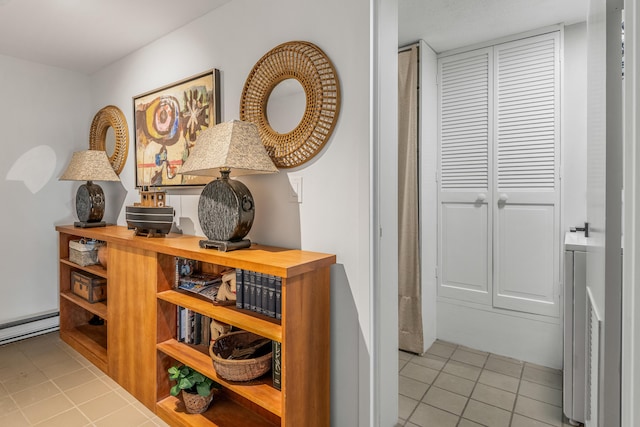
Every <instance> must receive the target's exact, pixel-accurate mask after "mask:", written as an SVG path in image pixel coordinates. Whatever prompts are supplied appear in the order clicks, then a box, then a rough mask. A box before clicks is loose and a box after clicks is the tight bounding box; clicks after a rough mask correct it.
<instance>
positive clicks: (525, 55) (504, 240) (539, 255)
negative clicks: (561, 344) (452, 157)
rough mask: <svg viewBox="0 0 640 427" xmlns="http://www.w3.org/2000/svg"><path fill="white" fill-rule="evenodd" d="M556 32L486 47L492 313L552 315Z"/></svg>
mask: <svg viewBox="0 0 640 427" xmlns="http://www.w3.org/2000/svg"><path fill="white" fill-rule="evenodd" d="M559 47H560V42H559V33H558V32H555V33H550V34H544V35H541V36H537V37H530V38H526V39H522V40H517V41H514V42H510V43H504V44H501V45H498V46H495V48H494V69H495V73H496V84H495V88H494V99H495V111H496V114H495V118H494V119H495V125H494V128H495V146H496V149H495V152H494V154H495V157H494V164H495V169H494V180H495V183H496V187H495V192H494V200H495V203H494V209H495V210H494V212H495V214H494V233H495V242H494V248H493V254H494V286H493V305H494V306H495V307H500V308H506V309H511V310H518V311H524V312H528V313H534V314H542V315H549V316H558V315H559V313H560V310H559V284H560V215H559V196H560V192H559V167H558V166H559V165H558V163H559V158H560V157H559V149H560V147H559V145H560V144H559V131H560V126H559V117H560V110H559V107H560V91H559V82H560V62H559Z"/></svg>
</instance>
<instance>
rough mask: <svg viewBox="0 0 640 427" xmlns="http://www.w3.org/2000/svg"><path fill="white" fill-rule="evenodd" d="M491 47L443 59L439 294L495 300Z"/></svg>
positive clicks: (439, 157)
mask: <svg viewBox="0 0 640 427" xmlns="http://www.w3.org/2000/svg"><path fill="white" fill-rule="evenodd" d="M492 64H493V61H492V49H490V48H488V49H478V50H474V51H471V52H466V53H463V54H457V55H454V56H451V57H445V58H441V59H440V60H439V61H438V67H439V69H438V81H439V85H438V90H439V92H440V93H439V97H438V99H439V109H438V110H439V120H438V123H439V126H438V137H439V141H440V144H439V147H438V183H439V185H438V188H439V191H438V203H439V209H438V214H439V220H438V224H439V227H438V253H439V257H438V295H439V296H443V297H450V298H456V299H460V300H465V301H472V302H477V303H482V304H487V305H490V304H491V298H492V292H491V281H492V277H491V268H490V266H491V262H492V256H493V255H492V253H491V233H492V231H491V230H492V227H493V226H492V219H491V210H490V207H491V198H492V195H491V192H490V191H489V189H490V188H491V180H492V176H491V174H490V173H489V171H490V170H491V162H492V160H491V159H492V147H491V144H490V143H489V141H491V138H492V130H491V117H492V113H491V111H492V108H491V97H490V94H491V92H492V81H491V68H492V66H493V65H492Z"/></svg>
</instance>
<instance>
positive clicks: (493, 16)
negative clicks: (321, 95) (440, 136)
mask: <svg viewBox="0 0 640 427" xmlns="http://www.w3.org/2000/svg"><path fill="white" fill-rule="evenodd" d="M229 1H231V0H182V1H176V0H0V55H7V56H12V57H16V58H22V59H25V60H28V61H33V62H37V63H40V64H45V65H51V66H55V67H60V68H65V69H69V70H74V71H78V72H81V73H84V74H92V73H93V72H95V71H97V70H99V69H101V68H103V67H105V66H107V65H109V64H111V63H112V62H114V61H117V60H118V59H120V58H122V57H124V56H126V55H128V54H130V53H132V52H134V51H136V50H137V49H140V48H141V47H143V46H145V45H147V44H149V43H151V42H152V41H154V40H156V39H158V38H160V37H162V36H163V35H165V34H167V33H169V32H171V31H173V30H175V29H177V28H179V27H182V26H183V25H185V24H187V23H189V22H191V21H193V20H194V19H196V18H198V17H199V16H202V15H204V14H206V13H208V12H210V11H212V10H214V9H216V8H218V7H220V6H222V5H223V4H225V3H228V2H229ZM398 4H399V6H398V7H399V11H398V14H399V15H398V17H399V44H400V46H402V45H406V44H409V43H411V42H414V41H417V40H419V39H423V40H425V41H426V42H427V43H428V44H429V45H430V46H431V47H432V48H433V49H434V50H435V51H436V52H442V51H446V50H450V49H455V48H457V47H462V46H468V45H472V44H475V43H479V42H482V41H487V40H491V39H495V38H499V37H502V36H506V35H511V34H516V33H519V32H523V31H527V30H531V29H536V28H540V27H544V26H547V25H552V24H557V23H560V22H564V23H566V24H571V23H575V22H581V21H584V20H585V18H586V16H587V7H588V1H587V0H398Z"/></svg>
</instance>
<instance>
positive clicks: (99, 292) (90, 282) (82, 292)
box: [71, 271, 107, 304]
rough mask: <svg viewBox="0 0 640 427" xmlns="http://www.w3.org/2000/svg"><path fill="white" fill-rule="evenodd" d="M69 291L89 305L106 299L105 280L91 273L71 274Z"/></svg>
mask: <svg viewBox="0 0 640 427" xmlns="http://www.w3.org/2000/svg"><path fill="white" fill-rule="evenodd" d="M71 290H72V291H73V293H74V294H76V295H78V296H79V297H81V298H83V299H86V300H87V301H89V302H90V303H92V304H93V303H95V302H100V301H104V300H106V299H107V279H105V278H104V277H98V276H94V275H93V274H91V273H81V272H79V271H72V272H71Z"/></svg>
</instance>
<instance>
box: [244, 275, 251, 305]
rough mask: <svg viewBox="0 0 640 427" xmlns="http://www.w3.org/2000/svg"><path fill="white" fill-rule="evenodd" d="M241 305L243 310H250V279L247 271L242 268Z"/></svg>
mask: <svg viewBox="0 0 640 427" xmlns="http://www.w3.org/2000/svg"><path fill="white" fill-rule="evenodd" d="M242 298H243V301H242V307H243V308H244V309H245V310H251V280H250V278H249V272H248V271H245V270H242Z"/></svg>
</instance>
